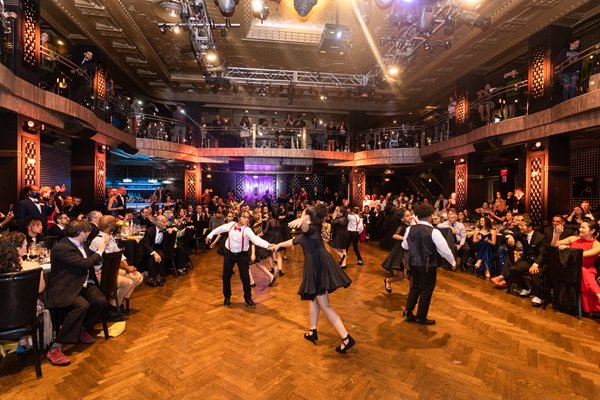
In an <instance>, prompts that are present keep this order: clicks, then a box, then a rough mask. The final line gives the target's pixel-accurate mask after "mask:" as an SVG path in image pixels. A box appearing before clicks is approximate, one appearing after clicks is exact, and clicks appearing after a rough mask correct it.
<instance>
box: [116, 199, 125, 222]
mask: <svg viewBox="0 0 600 400" xmlns="http://www.w3.org/2000/svg"><path fill="white" fill-rule="evenodd" d="M116 199H117V207H123V208H122V209H121V210H118V211H117V214H118V215H120V216H122V217H124V216H125V211H126V210H127V196H121V195H117V197H116Z"/></svg>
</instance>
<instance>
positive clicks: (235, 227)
mask: <svg viewBox="0 0 600 400" xmlns="http://www.w3.org/2000/svg"><path fill="white" fill-rule="evenodd" d="M233 229H234V230H236V231H240V232H241V231H242V228H239V227H237V226H234V227H233Z"/></svg>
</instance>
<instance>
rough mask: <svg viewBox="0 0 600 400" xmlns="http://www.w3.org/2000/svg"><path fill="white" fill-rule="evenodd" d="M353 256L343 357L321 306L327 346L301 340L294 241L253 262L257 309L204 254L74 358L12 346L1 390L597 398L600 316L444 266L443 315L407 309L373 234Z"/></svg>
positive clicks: (404, 286) (61, 394)
mask: <svg viewBox="0 0 600 400" xmlns="http://www.w3.org/2000/svg"><path fill="white" fill-rule="evenodd" d="M362 248H363V251H364V254H363V256H364V257H365V266H363V267H358V266H356V265H355V261H356V260H355V258H354V254H351V255H350V257H349V267H348V270H347V271H348V274H349V275H350V277H351V278H352V279H353V284H352V286H350V288H348V289H345V290H343V289H340V290H338V291H336V292H335V293H333V294H332V295H331V303H332V305H333V306H334V308H335V309H336V310H337V311H338V312H339V314H340V315H341V316H342V319H343V320H344V322H345V324H346V326H347V328H348V330H349V331H350V332H351V334H352V335H353V336H354V337H355V338H356V340H357V345H356V347H355V348H353V349H352V350H351V351H349V353H348V354H346V355H340V354H337V353H336V352H335V351H334V347H335V346H336V345H338V344H339V338H338V337H337V335H336V333H335V331H334V330H333V328H332V327H331V326H330V325H329V324H328V322H327V321H326V320H325V318H324V317H322V319H321V321H320V324H319V337H320V341H319V344H318V345H317V346H314V345H313V344H311V343H310V342H308V341H306V340H304V339H303V338H302V334H303V332H305V330H306V329H307V324H308V305H307V303H305V302H301V301H300V299H299V297H298V296H297V294H296V291H297V288H298V285H299V282H300V279H301V276H302V262H303V257H302V251H301V249H299V248H297V249H293V250H289V251H288V256H289V259H288V261H286V262H284V269H285V271H286V275H285V277H283V278H280V279H278V281H277V283H276V285H275V286H274V287H272V288H269V287H267V286H266V285H267V283H268V282H267V277H266V276H264V275H262V274H261V272H259V271H258V270H254V273H255V278H256V281H257V285H258V287H257V288H255V289H254V299H255V301H256V302H257V304H258V307H257V308H256V309H254V310H253V309H249V308H246V307H245V306H244V304H243V296H242V290H241V284H240V282H239V277H238V275H237V274H236V275H234V277H233V280H232V282H233V290H234V294H233V297H232V302H233V305H232V308H231V309H224V308H223V307H222V295H221V279H220V272H221V265H222V259H221V257H220V256H218V255H217V254H216V253H214V252H210V253H207V254H200V255H197V256H195V258H194V261H195V265H196V268H195V269H194V270H193V271H192V273H190V274H188V275H186V276H181V277H179V278H177V279H175V278H173V277H171V279H169V281H168V282H167V285H166V286H165V287H163V288H154V289H153V288H149V287H146V286H142V287H140V288H138V290H137V292H136V293H134V297H133V299H132V305H133V308H134V309H137V310H139V311H138V312H136V313H135V314H134V315H133V316H131V317H130V318H129V320H128V321H127V330H126V332H125V333H124V334H123V335H121V336H120V337H117V338H112V339H110V340H108V341H104V340H103V339H101V340H98V341H97V342H96V344H94V345H92V346H89V347H88V346H84V345H77V346H73V347H67V348H66V353H67V355H69V356H70V357H71V358H72V360H73V363H72V364H71V365H70V366H68V367H62V368H61V367H54V366H52V365H50V364H49V363H48V362H46V361H44V362H43V364H42V368H43V373H44V376H43V378H42V379H41V380H36V378H35V371H34V368H33V360H32V359H31V357H29V358H28V359H27V360H26V361H25V362H21V361H20V360H17V359H16V357H14V355H10V356H9V357H7V358H6V359H5V360H3V361H2V364H1V368H0V398H3V399H62V398H65V399H86V400H87V399H89V400H92V399H228V400H229V399H536V400H542V399H544V400H546V399H584V398H585V399H596V398H600V329H599V327H600V325H599V324H598V323H597V322H595V321H593V320H591V319H584V320H583V321H578V320H577V318H575V317H573V316H570V315H565V314H562V313H558V312H555V311H553V310H552V309H551V308H549V309H548V310H546V311H543V310H541V309H533V308H532V307H531V305H530V301H529V300H527V299H520V298H517V297H514V296H510V295H507V294H506V293H505V292H504V291H496V290H494V289H493V288H492V287H491V285H490V284H489V283H487V282H485V281H483V280H481V279H479V278H475V277H473V276H472V275H470V274H467V273H462V272H455V273H453V272H449V271H440V273H439V275H438V284H437V288H436V291H435V293H434V296H433V303H432V307H431V312H430V317H431V318H435V319H436V320H437V324H436V325H434V326H432V327H422V326H416V325H413V324H409V323H406V322H404V321H403V319H402V317H401V313H402V310H403V306H404V304H405V300H406V294H407V293H408V282H407V281H403V282H400V283H395V284H394V287H393V290H394V292H393V294H392V295H387V294H386V293H385V291H384V288H383V278H384V276H385V274H384V273H385V271H384V270H383V269H382V268H381V267H380V266H379V263H380V262H381V260H382V259H383V257H384V256H385V253H384V252H382V251H381V250H379V249H378V248H377V247H376V246H374V245H371V244H367V245H362Z"/></svg>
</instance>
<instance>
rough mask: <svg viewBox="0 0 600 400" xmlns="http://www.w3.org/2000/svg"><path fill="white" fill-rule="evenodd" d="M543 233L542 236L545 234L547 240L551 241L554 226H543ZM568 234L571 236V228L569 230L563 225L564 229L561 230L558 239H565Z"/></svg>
mask: <svg viewBox="0 0 600 400" xmlns="http://www.w3.org/2000/svg"><path fill="white" fill-rule="evenodd" d="M543 234H544V236H546V237H547V238H548V241H550V242H551V241H552V237H553V236H554V228H553V227H552V225H549V226H547V227H545V228H544V232H543ZM569 236H573V230H571V229H570V228H567V227H566V226H565V227H564V230H563V231H562V233H561V234H560V236H559V237H558V240H563V239H566V238H568V237H569Z"/></svg>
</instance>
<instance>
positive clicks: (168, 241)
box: [140, 226, 177, 258]
mask: <svg viewBox="0 0 600 400" xmlns="http://www.w3.org/2000/svg"><path fill="white" fill-rule="evenodd" d="M156 229H157V228H156V226H151V227H149V228H146V232H145V233H144V237H143V238H142V240H141V241H140V244H141V245H142V249H143V252H144V258H148V257H150V254H151V253H152V252H154V251H156V252H157V253H158V254H160V256H161V258H162V257H164V256H165V255H169V253H172V246H174V245H175V240H176V235H177V232H176V231H173V233H168V232H167V231H166V230H165V232H164V233H163V240H162V242H161V243H154V240H155V238H156Z"/></svg>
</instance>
